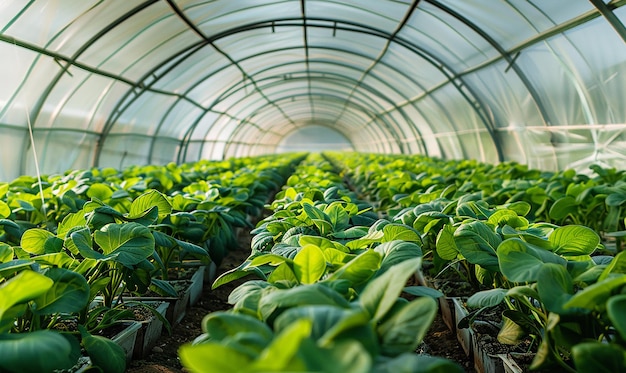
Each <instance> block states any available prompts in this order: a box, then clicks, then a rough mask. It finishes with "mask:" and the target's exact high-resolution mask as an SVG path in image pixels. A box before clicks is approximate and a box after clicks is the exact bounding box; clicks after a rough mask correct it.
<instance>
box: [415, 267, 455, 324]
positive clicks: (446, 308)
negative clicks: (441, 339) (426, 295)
mask: <svg viewBox="0 0 626 373" xmlns="http://www.w3.org/2000/svg"><path fill="white" fill-rule="evenodd" d="M415 280H416V281H417V283H418V284H420V285H422V286H428V287H430V288H432V289H435V290H440V289H438V288H437V287H436V286H435V284H433V283H432V282H431V281H430V280H429V279H428V278H426V277H425V276H424V274H423V273H422V271H421V270H419V271H417V272H415ZM437 302H438V303H439V312H440V314H441V317H442V319H443V322H444V323H445V324H446V326H447V327H448V329H450V331H451V332H453V333H456V322H455V315H454V310H455V308H454V302H453V298H452V297H448V296H444V297H440V298H437Z"/></svg>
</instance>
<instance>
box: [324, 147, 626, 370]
mask: <svg viewBox="0 0 626 373" xmlns="http://www.w3.org/2000/svg"><path fill="white" fill-rule="evenodd" d="M330 156H332V157H333V159H334V160H335V161H336V162H337V163H338V164H342V165H343V166H344V167H346V169H350V170H354V171H353V172H354V174H351V175H354V179H355V180H359V181H360V182H361V183H364V184H368V185H369V186H370V187H371V186H372V183H375V184H376V186H377V190H376V193H378V194H379V195H382V196H393V197H391V199H387V200H383V203H382V204H385V203H386V207H385V208H386V209H387V213H388V214H389V215H390V216H391V219H392V221H394V222H403V223H405V224H407V225H409V226H412V227H413V228H414V229H415V230H416V231H418V232H419V233H420V235H421V237H422V240H423V250H424V252H425V257H426V258H427V259H428V261H429V262H430V264H431V266H430V271H429V272H430V273H429V274H430V275H431V276H432V277H433V278H434V279H435V280H436V282H439V283H440V284H441V283H442V282H443V281H442V280H443V279H447V280H448V283H449V280H450V278H451V279H456V280H460V282H461V283H462V284H465V285H466V287H469V288H470V293H469V294H467V295H468V296H469V299H467V306H468V307H469V308H470V309H472V311H471V312H470V313H469V314H468V315H467V317H465V318H464V319H460V318H459V317H457V321H459V322H460V324H459V325H458V326H459V327H468V326H470V324H471V326H472V327H473V330H475V331H477V330H480V331H481V333H486V332H485V325H487V326H488V327H489V326H491V328H492V329H493V326H494V322H493V319H492V316H485V317H484V318H482V319H481V315H486V314H488V313H489V312H490V311H492V310H494V309H496V310H498V313H499V315H498V316H501V318H500V320H499V321H497V323H495V329H496V331H497V332H498V333H497V340H498V341H499V342H500V343H502V344H507V345H512V346H517V347H518V349H520V350H521V351H523V352H532V356H533V359H532V363H531V364H530V369H560V370H562V371H569V372H575V371H578V372H592V371H594V372H595V371H597V370H598V369H606V370H607V371H621V370H625V369H626V317H625V316H626V294H625V292H626V254H624V252H623V251H621V250H619V249H618V250H619V251H617V252H615V251H612V250H607V249H606V247H605V245H603V244H602V243H601V239H600V237H601V234H602V236H607V234H606V233H607V231H606V230H607V229H610V228H611V227H613V229H615V228H614V227H620V229H623V228H621V227H623V225H622V223H620V224H616V221H617V222H620V221H622V220H623V214H622V212H621V207H620V206H621V205H620V204H619V203H617V202H616V200H617V198H618V197H619V193H622V192H621V190H622V189H623V187H624V185H625V184H624V177H623V176H622V177H621V178H619V179H615V180H613V181H609V180H607V175H613V176H614V175H617V174H619V175H622V174H621V173H616V172H615V171H611V170H604V171H602V170H601V169H599V168H597V167H594V170H596V172H597V173H598V177H596V178H590V177H588V176H584V175H574V174H572V173H571V172H569V171H565V172H561V173H539V172H537V171H532V170H526V169H525V168H524V167H522V166H520V165H516V164H510V165H509V164H500V165H498V166H491V165H482V164H481V165H476V164H474V166H477V167H476V169H481V170H483V171H482V172H483V173H481V174H480V176H478V177H479V178H480V179H482V180H487V181H485V183H486V184H487V185H488V187H485V185H484V184H481V183H478V182H476V181H477V180H476V178H475V177H473V176H470V175H469V174H468V172H470V173H471V172H473V171H469V170H468V169H467V168H466V167H465V165H466V164H467V162H466V161H462V162H458V168H457V167H455V165H454V162H450V161H446V162H443V161H439V160H432V161H430V162H428V160H425V159H424V158H423V157H420V159H419V161H420V164H418V166H416V167H417V169H418V170H421V172H419V173H416V172H415V171H416V168H414V167H413V166H410V165H414V164H415V161H416V159H413V158H412V157H390V156H373V155H367V156H364V155H356V154H351V155H349V154H332V155H330ZM366 159H367V162H366V161H365V160H366ZM423 163H426V165H424V164H423ZM444 164H445V166H443V167H440V166H442V165H444ZM355 165H359V167H360V168H352V167H353V166H355ZM438 165H439V166H438ZM394 175H403V176H402V177H404V178H405V179H404V182H403V184H402V185H401V183H395V184H394V185H392V186H391V187H390V188H388V189H387V188H386V186H385V180H391V179H393V176H394ZM512 175H517V176H518V178H512ZM531 175H534V176H531ZM539 175H543V176H541V177H539ZM533 177H536V179H533ZM506 180H509V182H505V181H506ZM500 184H501V185H503V189H504V190H500V189H496V190H494V189H493V188H494V185H500ZM583 184H584V185H586V186H587V187H589V189H587V191H586V193H584V196H585V197H582V198H581V199H582V200H583V201H584V200H585V199H586V198H591V200H592V201H595V203H594V205H593V206H587V210H584V211H581V210H580V209H577V210H575V209H573V208H571V207H564V206H563V205H561V203H562V201H564V200H569V201H572V200H576V199H575V198H574V197H573V195H572V193H573V192H572V190H577V191H580V190H579V187H580V186H581V185H583ZM519 185H525V186H526V189H523V188H520V189H521V190H518V189H516V188H517V187H516V188H513V186H519ZM591 185H593V186H591ZM398 188H399V189H398ZM533 188H545V189H549V190H550V193H546V195H550V197H549V198H547V199H543V200H542V201H541V203H540V204H539V203H538V202H539V200H537V199H533V196H536V195H537V194H539V193H536V192H535V191H533ZM603 192H605V193H603ZM503 196H508V197H506V199H505V197H503ZM620 198H621V197H620ZM546 201H550V202H546ZM598 201H602V202H601V203H599V202H598ZM382 204H381V205H382ZM560 209H565V210H566V211H567V214H565V212H563V211H560ZM546 210H547V211H548V212H547V214H546V213H545V212H546ZM592 212H593V214H595V215H594V219H596V220H597V221H596V222H595V225H593V227H589V226H586V225H584V224H564V225H559V224H558V222H559V221H564V222H565V223H574V222H580V221H585V220H584V219H586V218H585V217H584V216H583V215H584V214H585V213H590V214H591V213H592ZM563 214H565V215H566V216H567V217H568V218H567V219H565V220H559V219H554V217H555V216H556V217H559V218H561V216H562V215H563ZM551 217H552V218H551ZM543 218H546V221H544V220H543ZM599 227H602V229H603V231H601V232H600V233H599V232H598V231H596V229H599ZM613 232H615V231H613ZM618 248H619V246H618ZM440 288H441V289H442V290H443V291H444V292H447V290H448V289H449V288H445V287H443V285H441V287H440ZM454 288H459V286H454ZM457 309H458V307H457ZM473 335H474V338H478V337H479V336H480V333H474V334H473ZM470 342H472V343H473V349H474V351H473V352H474V353H479V352H478V351H476V350H477V348H478V347H477V345H476V343H475V341H470ZM471 349H472V348H469V349H468V351H469V350H471ZM477 357H478V356H477ZM482 364H483V363H482V362H478V361H477V362H476V365H477V366H479V367H480V366H481V365H482Z"/></svg>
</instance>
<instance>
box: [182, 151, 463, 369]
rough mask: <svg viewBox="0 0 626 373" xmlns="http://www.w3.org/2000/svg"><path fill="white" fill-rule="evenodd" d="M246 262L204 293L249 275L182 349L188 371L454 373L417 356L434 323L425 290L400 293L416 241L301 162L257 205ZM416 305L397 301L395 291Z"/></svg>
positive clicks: (319, 162) (416, 254)
mask: <svg viewBox="0 0 626 373" xmlns="http://www.w3.org/2000/svg"><path fill="white" fill-rule="evenodd" d="M268 207H269V208H270V209H271V210H272V211H273V214H272V215H270V216H269V217H267V218H266V219H264V220H262V221H261V222H259V224H258V225H257V228H256V229H255V230H253V234H255V236H254V239H253V243H252V253H251V255H250V257H249V258H248V259H247V260H246V261H245V262H244V263H242V264H241V265H240V266H239V267H237V268H235V269H233V270H232V271H229V272H227V273H225V274H223V275H222V276H221V277H220V278H218V279H217V280H216V281H215V283H214V286H220V285H222V284H224V283H226V282H229V281H233V280H235V279H238V278H242V277H243V276H247V275H253V276H256V277H257V278H259V279H258V280H248V281H245V282H243V284H241V285H240V286H238V287H237V288H236V289H235V290H234V291H233V292H232V293H231V294H230V297H229V302H230V303H231V304H233V309H232V310H230V311H226V312H217V313H212V314H209V315H207V316H206V317H205V319H204V321H203V325H202V326H203V330H204V331H205V333H204V334H203V335H202V336H200V337H198V338H197V339H196V341H195V342H194V343H193V344H192V345H187V346H184V347H183V348H181V350H180V357H181V360H182V362H183V364H184V365H185V366H186V367H187V368H188V369H190V370H192V371H202V372H237V371H241V372H244V371H245V372H254V371H324V372H330V371H341V372H367V371H376V372H434V371H446V372H454V371H461V370H460V367H458V366H457V365H455V364H453V363H452V362H450V361H447V360H445V359H441V358H435V357H428V356H422V355H417V354H415V353H414V352H413V351H414V350H415V348H416V346H417V345H418V343H419V342H420V341H421V339H422V338H423V336H424V335H425V333H426V331H427V330H428V328H429V327H430V324H431V322H432V320H433V318H434V316H435V313H436V312H437V305H436V302H435V301H434V299H433V298H432V297H431V296H437V295H440V294H438V292H436V291H433V290H432V289H428V288H422V287H406V288H405V284H406V282H407V280H408V279H409V277H411V276H413V275H414V273H415V271H416V270H417V269H418V268H419V265H420V262H421V256H422V252H421V247H420V237H419V235H418V234H417V233H416V232H415V231H414V229H413V228H411V227H409V226H406V225H404V224H402V223H392V222H390V221H388V220H384V219H379V218H378V215H377V214H376V213H374V212H373V211H372V206H371V205H369V204H368V203H367V202H365V201H363V200H360V199H359V198H358V196H357V194H356V193H354V192H353V191H351V190H349V189H347V188H346V187H345V185H344V184H343V183H342V179H341V178H340V177H338V175H337V174H336V173H335V171H334V169H333V167H332V166H331V165H330V164H329V163H328V162H325V161H324V160H323V159H321V158H319V155H311V156H310V157H309V159H308V160H307V162H305V163H304V164H301V165H300V166H299V168H298V169H297V170H296V172H295V174H294V175H293V176H291V177H290V178H289V179H288V181H287V185H286V186H285V187H284V188H283V190H282V191H281V192H280V193H278V194H277V196H276V199H275V200H274V201H273V202H272V203H271V204H270V205H269V206H268ZM403 290H404V291H406V292H410V293H412V294H415V295H418V297H417V298H416V299H415V300H412V301H410V302H409V301H407V300H406V299H404V298H402V297H400V294H401V292H402V291H403Z"/></svg>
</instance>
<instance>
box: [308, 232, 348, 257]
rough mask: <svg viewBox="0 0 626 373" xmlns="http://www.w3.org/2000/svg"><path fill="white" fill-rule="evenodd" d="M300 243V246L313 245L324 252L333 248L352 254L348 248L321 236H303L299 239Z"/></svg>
mask: <svg viewBox="0 0 626 373" xmlns="http://www.w3.org/2000/svg"><path fill="white" fill-rule="evenodd" d="M298 243H299V244H300V246H306V245H308V244H312V245H315V246H317V247H319V248H320V249H322V250H325V249H327V248H333V249H336V250H339V251H343V252H344V253H347V252H350V250H348V248H347V247H345V246H344V245H342V244H340V243H339V242H336V241H332V240H329V239H328V238H325V237H320V236H307V235H302V236H300V238H299V239H298Z"/></svg>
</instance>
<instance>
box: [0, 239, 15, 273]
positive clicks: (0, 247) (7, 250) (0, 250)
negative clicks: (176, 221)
mask: <svg viewBox="0 0 626 373" xmlns="http://www.w3.org/2000/svg"><path fill="white" fill-rule="evenodd" d="M13 255H14V253H13V248H12V247H11V245H9V244H7V243H4V242H0V263H6V262H9V261H11V260H13ZM0 278H1V276H0Z"/></svg>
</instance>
